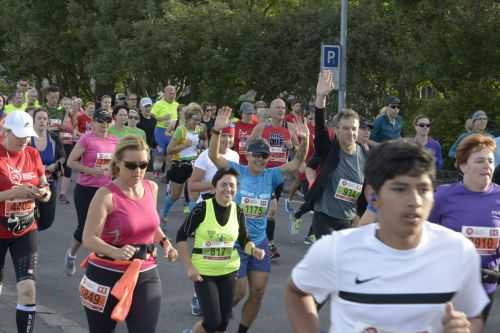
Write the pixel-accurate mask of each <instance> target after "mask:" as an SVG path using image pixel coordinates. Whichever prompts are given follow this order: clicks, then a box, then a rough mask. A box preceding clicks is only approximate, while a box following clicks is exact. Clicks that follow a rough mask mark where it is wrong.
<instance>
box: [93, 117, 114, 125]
mask: <svg viewBox="0 0 500 333" xmlns="http://www.w3.org/2000/svg"><path fill="white" fill-rule="evenodd" d="M96 121H97V122H98V123H99V124H104V123H106V124H111V122H112V121H113V120H112V119H109V118H105V119H97V120H96Z"/></svg>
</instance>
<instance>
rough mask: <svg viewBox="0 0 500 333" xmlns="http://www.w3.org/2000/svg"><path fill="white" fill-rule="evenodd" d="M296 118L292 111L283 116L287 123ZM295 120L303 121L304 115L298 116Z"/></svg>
mask: <svg viewBox="0 0 500 333" xmlns="http://www.w3.org/2000/svg"><path fill="white" fill-rule="evenodd" d="M296 119H297V116H295V115H294V114H293V113H289V114H287V115H286V117H285V120H286V122H288V123H293V122H294V121H295V120H296ZM297 120H300V121H304V117H299V119H297Z"/></svg>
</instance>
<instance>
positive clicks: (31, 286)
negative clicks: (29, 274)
mask: <svg viewBox="0 0 500 333" xmlns="http://www.w3.org/2000/svg"><path fill="white" fill-rule="evenodd" d="M16 288H17V303H18V304H35V300H36V289H35V281H34V280H31V279H27V280H22V281H19V282H18V283H17V285H16Z"/></svg>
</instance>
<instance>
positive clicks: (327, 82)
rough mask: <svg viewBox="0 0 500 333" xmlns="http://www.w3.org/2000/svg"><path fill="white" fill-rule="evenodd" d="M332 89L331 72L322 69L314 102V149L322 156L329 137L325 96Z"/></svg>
mask: <svg viewBox="0 0 500 333" xmlns="http://www.w3.org/2000/svg"><path fill="white" fill-rule="evenodd" d="M332 90H333V74H332V72H331V71H322V72H321V73H320V74H319V78H318V84H317V86H316V102H315V105H314V106H315V112H314V117H315V118H314V119H315V133H314V134H315V135H314V150H315V152H316V154H317V155H318V156H319V157H321V158H324V157H326V155H327V154H328V151H329V150H330V137H329V136H328V130H327V128H326V119H325V118H326V115H325V107H326V98H327V96H328V95H329V94H330V93H331V91H332Z"/></svg>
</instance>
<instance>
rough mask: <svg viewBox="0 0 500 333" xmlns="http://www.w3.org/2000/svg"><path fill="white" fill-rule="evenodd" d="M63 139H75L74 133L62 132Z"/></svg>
mask: <svg viewBox="0 0 500 333" xmlns="http://www.w3.org/2000/svg"><path fill="white" fill-rule="evenodd" d="M61 140H63V141H71V140H73V134H71V133H67V132H62V133H61Z"/></svg>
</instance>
